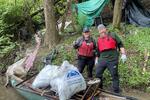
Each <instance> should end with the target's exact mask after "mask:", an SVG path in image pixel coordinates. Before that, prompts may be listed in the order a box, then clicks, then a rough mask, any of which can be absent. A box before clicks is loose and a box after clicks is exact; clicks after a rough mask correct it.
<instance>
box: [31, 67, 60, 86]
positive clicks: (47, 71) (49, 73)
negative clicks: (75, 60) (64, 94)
mask: <svg viewBox="0 0 150 100" xmlns="http://www.w3.org/2000/svg"><path fill="white" fill-rule="evenodd" d="M58 68H59V66H55V65H47V66H45V67H44V68H43V69H42V70H41V71H40V73H39V74H38V75H37V76H36V78H35V79H34V81H33V83H32V87H33V88H42V87H47V86H48V85H49V82H50V80H51V79H52V78H54V77H57V76H58V74H59V72H58V71H59V70H58Z"/></svg>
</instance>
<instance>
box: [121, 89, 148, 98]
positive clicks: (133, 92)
mask: <svg viewBox="0 0 150 100" xmlns="http://www.w3.org/2000/svg"><path fill="white" fill-rule="evenodd" d="M123 95H127V96H131V97H135V98H137V99H138V100H150V93H145V92H142V91H139V90H124V91H123Z"/></svg>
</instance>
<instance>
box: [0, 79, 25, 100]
mask: <svg viewBox="0 0 150 100" xmlns="http://www.w3.org/2000/svg"><path fill="white" fill-rule="evenodd" d="M4 84H5V77H2V76H1V77H0V100H25V99H24V98H23V97H22V96H20V95H19V94H18V93H17V91H15V90H14V89H13V88H11V87H8V88H6V87H4Z"/></svg>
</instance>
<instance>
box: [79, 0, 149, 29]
mask: <svg viewBox="0 0 150 100" xmlns="http://www.w3.org/2000/svg"><path fill="white" fill-rule="evenodd" d="M80 1H81V0H80ZM83 1H84V2H82V3H78V4H76V7H77V12H78V22H79V24H80V25H82V26H88V27H90V26H92V25H93V24H94V20H95V18H97V17H98V16H100V13H101V12H102V10H103V8H104V6H105V5H106V4H107V3H108V2H109V1H110V0H89V1H87V0H83ZM85 1H86V2H85ZM113 2H115V0H113ZM125 2H127V4H126V6H125V5H123V6H124V7H122V8H125V10H126V12H127V13H126V14H125V15H126V17H127V19H128V21H129V23H131V24H134V25H137V26H143V27H150V12H149V11H148V10H146V9H144V7H142V5H141V3H140V2H139V0H124V3H125ZM108 13H109V12H108Z"/></svg>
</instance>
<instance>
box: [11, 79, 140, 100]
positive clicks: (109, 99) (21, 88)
mask: <svg viewBox="0 0 150 100" xmlns="http://www.w3.org/2000/svg"><path fill="white" fill-rule="evenodd" d="M31 80H33V79H30V80H27V81H24V82H21V84H20V83H19V82H17V80H15V79H12V80H11V84H12V86H13V87H14V88H15V89H16V90H17V91H18V93H19V94H20V95H22V96H23V97H25V98H26V99H27V100H59V97H58V96H57V95H56V93H55V92H54V91H50V88H45V89H33V88H32V87H31V82H32V81H31ZM70 100H138V99H136V98H133V97H127V96H122V95H118V94H114V93H110V92H107V91H103V90H99V89H98V84H89V85H88V87H87V89H86V90H84V91H81V92H79V93H76V94H75V95H73V96H72V97H71V99H70Z"/></svg>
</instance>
